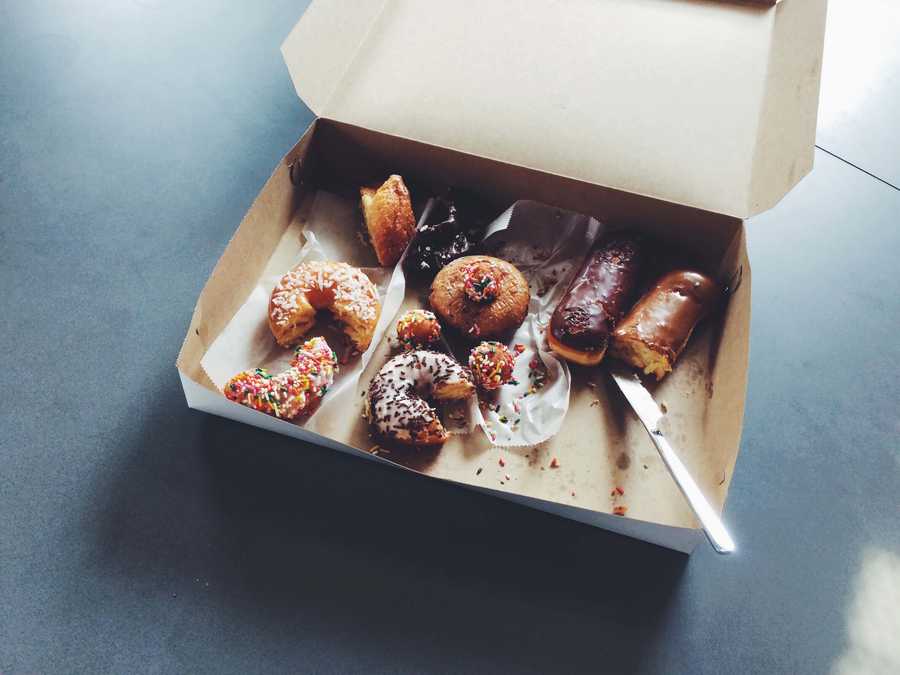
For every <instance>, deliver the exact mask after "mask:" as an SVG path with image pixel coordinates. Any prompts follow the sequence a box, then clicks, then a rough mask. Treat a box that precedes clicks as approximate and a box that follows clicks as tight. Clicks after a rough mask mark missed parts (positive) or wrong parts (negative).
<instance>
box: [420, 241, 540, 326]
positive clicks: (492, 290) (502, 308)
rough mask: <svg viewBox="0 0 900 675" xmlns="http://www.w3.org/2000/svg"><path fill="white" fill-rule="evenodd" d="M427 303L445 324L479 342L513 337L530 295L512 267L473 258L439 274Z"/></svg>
mask: <svg viewBox="0 0 900 675" xmlns="http://www.w3.org/2000/svg"><path fill="white" fill-rule="evenodd" d="M428 300H429V302H430V303H431V307H432V308H433V309H434V311H435V312H436V313H437V314H438V316H439V317H440V318H441V320H442V321H444V322H445V323H446V324H448V325H450V326H452V327H453V328H455V329H456V330H458V331H460V332H461V333H463V334H464V335H466V336H468V337H469V338H470V339H476V340H477V339H482V338H502V337H506V336H508V335H510V334H512V333H513V332H514V331H515V330H516V329H517V328H518V327H519V326H520V325H521V324H522V322H523V321H524V320H525V315H526V314H527V313H528V302H529V300H530V293H529V291H528V282H527V281H525V277H523V276H522V273H521V272H520V271H519V270H517V269H516V268H515V267H514V266H513V265H512V264H510V263H508V262H507V261H505V260H501V259H500V258H492V257H491V256H486V255H473V256H465V257H462V258H457V259H456V260H454V261H453V262H451V263H450V264H449V265H447V266H446V267H444V268H443V269H442V270H441V271H440V272H438V273H437V276H435V278H434V281H433V282H432V283H431V295H430V296H429V298H428Z"/></svg>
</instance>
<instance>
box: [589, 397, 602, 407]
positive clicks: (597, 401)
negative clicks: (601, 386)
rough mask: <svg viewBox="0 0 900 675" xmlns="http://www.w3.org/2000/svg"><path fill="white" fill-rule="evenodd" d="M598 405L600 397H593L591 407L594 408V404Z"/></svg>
mask: <svg viewBox="0 0 900 675" xmlns="http://www.w3.org/2000/svg"><path fill="white" fill-rule="evenodd" d="M598 405H600V399H599V398H595V399H594V400H593V401H591V407H592V408H594V407H596V406H598Z"/></svg>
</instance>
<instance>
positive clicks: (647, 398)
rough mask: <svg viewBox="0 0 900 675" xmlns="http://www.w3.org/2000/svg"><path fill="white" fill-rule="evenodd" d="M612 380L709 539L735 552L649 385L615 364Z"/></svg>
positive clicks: (723, 550) (721, 548)
mask: <svg viewBox="0 0 900 675" xmlns="http://www.w3.org/2000/svg"><path fill="white" fill-rule="evenodd" d="M609 372H610V375H611V376H612V379H613V381H614V382H615V383H616V385H617V386H618V387H619V389H620V390H621V392H622V394H623V395H624V396H625V399H626V400H627V401H628V403H629V404H630V405H631V408H632V409H633V410H634V412H635V414H636V415H637V416H638V419H639V420H640V421H641V423H642V424H643V425H644V428H645V429H646V430H647V433H648V434H650V439H651V440H652V441H653V444H654V445H655V446H656V449H657V451H658V452H659V455H660V457H662V460H663V463H664V464H665V465H666V468H667V469H668V470H669V473H671V474H672V478H673V479H674V480H675V483H676V484H677V485H678V487H679V488H680V489H681V493H682V494H683V495H684V497H685V499H687V502H688V504H689V505H690V507H691V509H692V510H693V511H694V514H695V515H696V516H697V520H699V521H700V525H701V527H702V528H703V531H704V533H705V534H706V538H707V539H709V543H710V544H711V545H712V547H713V549H715V551H716V552H717V553H723V554H724V553H732V552H734V550H735V548H736V546H735V543H734V540H733V539H732V538H731V535H729V534H728V530H727V529H726V528H725V525H724V523H722V519H721V518H719V514H718V513H716V511H715V509H713V507H712V506H711V505H710V503H709V501H707V499H706V497H705V496H704V495H703V491H702V490H701V489H700V487H699V486H698V485H697V482H696V481H695V480H694V478H693V476H691V474H690V472H689V471H688V469H687V467H686V466H685V465H684V463H682V461H681V459H680V458H679V457H678V453H677V452H675V449H674V448H673V447H672V446H671V445H670V444H669V441H668V440H667V439H666V437H665V434H664V433H663V431H662V430H661V429H660V421H661V420H662V418H663V412H662V410H660V409H659V406H658V405H657V404H656V401H654V400H653V396H652V395H651V394H650V392H649V391H647V388H646V387H645V386H644V384H643V382H641V380H640V378H639V377H638V376H637V374H636V373H634V372H633V371H630V370H628V369H627V368H625V367H623V366H620V365H618V364H616V365H612V366H611V367H610V369H609Z"/></svg>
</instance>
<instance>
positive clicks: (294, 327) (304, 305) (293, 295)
mask: <svg viewBox="0 0 900 675" xmlns="http://www.w3.org/2000/svg"><path fill="white" fill-rule="evenodd" d="M319 310H326V311H328V312H330V313H331V314H332V316H333V317H334V318H335V319H336V320H337V321H339V322H340V323H341V325H342V328H343V330H344V333H345V334H346V335H347V337H348V338H349V340H350V343H351V345H352V347H353V349H354V350H355V351H358V352H364V351H365V350H366V349H368V347H369V344H370V343H371V342H372V336H373V334H374V333H375V325H376V324H377V323H378V317H379V315H380V314H381V302H379V300H378V290H377V289H376V288H375V284H373V283H372V281H371V280H370V279H369V277H367V276H366V275H365V273H364V272H362V270H359V269H357V268H355V267H351V266H350V265H348V264H347V263H343V262H328V261H313V262H303V263H300V264H299V265H297V266H296V267H295V268H294V269H292V270H291V271H290V272H288V273H287V274H285V275H284V276H283V277H282V278H281V281H279V282H278V284H277V285H276V286H275V288H274V289H273V290H272V297H271V299H270V300H269V328H271V330H272V335H273V336H274V337H275V341H276V342H277V343H278V344H280V345H281V346H282V347H290V346H291V345H294V344H296V343H297V342H299V341H300V340H301V339H302V338H303V336H304V335H305V334H306V332H307V331H308V330H309V329H310V328H312V326H313V324H314V323H315V320H316V312H317V311H319Z"/></svg>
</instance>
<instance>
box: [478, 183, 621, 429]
mask: <svg viewBox="0 0 900 675" xmlns="http://www.w3.org/2000/svg"><path fill="white" fill-rule="evenodd" d="M603 230H604V227H603V225H602V223H600V221H598V220H596V219H595V218H591V217H589V216H585V215H582V214H579V213H574V212H571V211H565V210H562V209H557V208H554V207H552V206H547V205H545V204H541V203H539V202H534V201H518V202H516V203H515V204H513V205H512V206H511V207H510V208H509V209H507V210H506V211H505V212H504V213H503V214H502V215H501V216H500V217H499V218H497V219H496V220H495V221H494V222H493V223H491V225H490V226H489V227H488V230H487V235H486V237H485V240H484V242H483V243H482V246H481V248H482V250H484V251H485V252H486V253H488V254H490V255H493V256H496V257H498V258H502V259H504V260H508V261H509V262H511V263H512V264H514V265H515V266H516V267H517V268H518V269H519V270H520V271H521V272H522V274H523V275H524V276H525V278H526V279H527V280H528V284H529V287H530V290H531V301H530V303H529V306H528V316H527V317H526V319H525V321H524V323H523V324H522V325H521V326H520V327H519V329H518V330H517V331H516V333H515V335H514V336H513V338H512V340H510V341H509V343H508V345H507V346H508V347H509V348H510V349H514V348H515V347H516V345H521V346H522V347H524V351H523V352H522V354H521V355H520V356H519V357H518V358H517V359H516V365H515V369H514V371H513V378H514V380H513V382H511V383H509V384H506V385H504V386H502V387H500V389H498V390H497V391H495V392H487V393H485V392H480V393H479V407H478V409H477V410H476V422H477V423H478V424H479V425H480V426H481V428H482V429H483V430H484V433H485V434H486V435H487V437H488V438H489V439H490V441H491V442H492V443H493V444H494V445H497V446H507V447H508V446H529V445H535V444H537V443H541V442H543V441H546V440H547V439H549V438H551V437H552V436H553V435H555V434H556V433H557V432H558V431H559V429H560V427H561V426H562V422H563V419H564V418H565V416H566V411H567V410H568V409H569V388H570V385H571V379H572V378H571V374H570V373H569V368H568V366H567V364H566V362H565V360H563V359H561V358H558V357H557V356H556V355H555V354H554V353H553V352H552V351H550V349H549V347H548V345H547V337H546V329H547V326H548V324H549V323H550V317H551V316H552V314H553V309H554V308H555V307H556V305H557V303H558V302H559V300H560V299H561V298H562V296H563V294H564V293H565V291H566V289H567V288H568V286H569V283H570V281H571V279H572V277H573V275H574V274H576V273H577V271H578V269H579V268H580V267H581V264H582V262H583V261H584V258H585V256H586V255H587V253H588V252H589V251H590V249H591V247H592V246H593V244H594V242H595V241H596V240H597V239H598V238H599V237H600V236H601V234H602V232H603ZM460 356H462V355H460Z"/></svg>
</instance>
